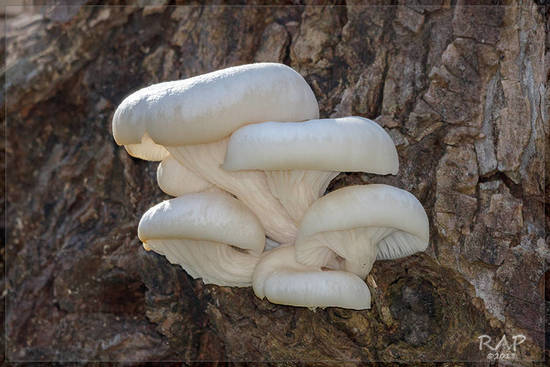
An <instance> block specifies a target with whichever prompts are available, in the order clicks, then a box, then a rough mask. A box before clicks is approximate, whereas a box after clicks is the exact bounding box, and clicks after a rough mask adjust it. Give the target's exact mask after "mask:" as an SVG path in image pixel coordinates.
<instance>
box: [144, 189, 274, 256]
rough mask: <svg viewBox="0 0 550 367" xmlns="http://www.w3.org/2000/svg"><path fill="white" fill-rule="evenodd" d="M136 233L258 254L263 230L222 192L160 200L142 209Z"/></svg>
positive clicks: (261, 249) (262, 239) (236, 201)
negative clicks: (233, 248)
mask: <svg viewBox="0 0 550 367" xmlns="http://www.w3.org/2000/svg"><path fill="white" fill-rule="evenodd" d="M138 236H139V238H140V240H141V241H142V242H144V243H146V242H147V241H148V240H159V239H163V240H168V239H190V240H195V241H199V240H200V241H209V242H217V243H221V244H227V245H231V246H234V247H238V248H240V249H243V250H248V252H249V253H251V254H257V255H259V254H260V253H261V252H262V251H263V249H264V246H265V233H264V230H263V228H262V226H261V224H260V221H259V220H258V218H257V217H256V216H255V215H254V213H252V212H251V211H250V209H248V208H247V207H246V206H245V205H244V204H242V203H241V202H240V201H239V200H237V199H235V198H233V197H232V196H230V195H229V194H226V193H223V192H201V193H198V194H188V195H184V196H180V197H178V198H175V199H170V200H166V201H163V202H162V203H160V204H157V205H155V206H154V207H152V208H150V209H149V210H147V212H145V214H144V215H143V216H142V218H141V220H140V222H139V226H138Z"/></svg>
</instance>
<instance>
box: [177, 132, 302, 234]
mask: <svg viewBox="0 0 550 367" xmlns="http://www.w3.org/2000/svg"><path fill="white" fill-rule="evenodd" d="M227 142H228V139H222V140H220V141H217V142H215V143H208V144H194V145H182V146H175V147H167V149H168V151H169V152H170V154H171V155H172V156H173V157H174V158H176V159H177V160H178V161H179V162H180V163H181V164H183V165H184V166H185V167H187V168H189V169H190V170H191V171H193V172H194V173H195V174H197V175H199V176H201V177H202V178H204V179H205V180H207V181H208V182H210V183H212V184H214V185H216V186H218V187H219V188H221V189H223V190H225V191H228V192H230V193H231V194H233V195H235V196H236V197H237V198H238V199H240V200H241V201H242V202H243V203H244V204H245V205H246V206H247V207H248V208H249V209H250V210H251V211H252V212H254V214H256V216H257V217H258V219H259V220H260V222H261V223H262V225H263V227H264V228H265V231H266V234H267V235H268V236H269V237H270V238H272V239H273V240H275V241H277V242H279V243H289V242H294V238H295V236H296V232H297V228H296V224H295V223H294V222H293V221H292V219H291V218H290V217H289V215H288V214H287V212H286V211H285V209H284V208H283V206H282V205H281V203H280V202H279V201H278V200H277V198H275V197H274V196H273V194H272V193H271V191H270V190H269V187H268V184H267V180H266V175H265V173H264V172H262V171H258V170H251V171H238V172H229V171H226V170H224V169H222V168H221V165H222V163H223V160H224V158H225V152H226V149H227Z"/></svg>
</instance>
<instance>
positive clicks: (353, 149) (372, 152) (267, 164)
mask: <svg viewBox="0 0 550 367" xmlns="http://www.w3.org/2000/svg"><path fill="white" fill-rule="evenodd" d="M223 168H224V169H225V170H229V171H240V170H251V169H255V170H264V171H266V175H267V182H268V184H269V187H270V189H271V192H272V193H273V195H274V196H275V197H277V198H278V199H279V201H280V202H281V203H282V204H283V206H284V207H285V209H286V210H287V211H288V213H289V214H290V216H291V217H292V219H293V220H294V221H295V222H296V223H300V220H301V219H302V217H303V215H304V213H305V212H306V210H307V209H308V208H309V207H310V206H311V204H312V203H313V202H314V201H315V200H317V199H318V198H319V197H320V196H321V195H323V194H324V192H325V190H326V188H327V186H328V184H329V183H330V181H331V180H332V179H333V178H334V177H336V176H337V175H338V173H340V171H348V172H370V173H377V174H390V173H391V174H396V173H397V171H398V169H399V160H398V156H397V150H396V149H395V145H394V143H393V141H392V139H391V137H390V136H389V135H388V133H386V131H385V130H384V129H383V128H382V127H380V126H379V125H378V124H377V123H375V122H373V121H371V120H368V119H365V118H362V117H344V118H337V119H322V120H311V121H306V122H301V123H279V122H264V123H259V124H253V125H247V126H244V127H242V128H240V129H239V130H237V131H235V132H234V133H233V135H231V138H230V139H229V144H228V147H227V154H226V156H225V162H224V164H223Z"/></svg>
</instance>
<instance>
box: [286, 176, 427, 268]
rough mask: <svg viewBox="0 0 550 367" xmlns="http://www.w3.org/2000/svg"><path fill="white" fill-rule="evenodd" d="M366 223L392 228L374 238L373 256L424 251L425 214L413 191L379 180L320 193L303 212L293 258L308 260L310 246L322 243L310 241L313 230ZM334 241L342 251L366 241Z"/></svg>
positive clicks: (392, 256) (386, 257)
mask: <svg viewBox="0 0 550 367" xmlns="http://www.w3.org/2000/svg"><path fill="white" fill-rule="evenodd" d="M366 227H378V228H392V229H394V230H393V231H390V232H388V233H389V234H388V235H387V236H386V237H384V238H382V239H381V240H379V241H378V243H377V245H378V252H377V255H376V259H377V260H389V259H397V258H401V257H405V256H408V255H411V254H413V253H415V252H418V251H424V250H425V249H426V248H427V246H428V244H429V222H428V216H427V215H426V212H425V211H424V208H423V207H422V204H421V203H420V202H419V201H418V199H417V198H416V197H415V196H414V195H412V194H411V193H409V192H407V191H405V190H402V189H399V188H396V187H393V186H389V185H383V184H371V185H358V186H348V187H344V188H341V189H338V190H336V191H333V192H331V193H329V194H327V195H325V196H323V197H322V198H320V199H319V200H317V201H315V202H314V203H313V205H312V206H311V207H310V208H309V210H308V211H307V212H306V214H305V215H304V217H303V218H302V222H301V224H300V228H299V230H298V235H297V238H296V259H297V260H298V261H299V262H303V263H304V264H308V263H310V261H311V260H310V259H308V252H309V250H310V249H311V247H312V246H323V245H322V244H315V243H312V242H311V240H312V239H313V237H314V236H315V235H316V234H319V233H324V232H334V233H338V231H340V232H344V231H349V230H355V229H359V228H366ZM335 245H336V246H339V247H340V248H341V249H342V248H344V250H343V251H346V250H345V247H347V246H361V245H368V244H364V243H363V242H361V241H355V242H353V241H350V243H341V244H335ZM350 252H351V251H350ZM353 252H354V253H355V252H356V251H353ZM338 255H340V256H342V257H344V258H345V257H346V256H345V254H342V253H340V254H338ZM343 255H344V256H343ZM351 260H353V259H351Z"/></svg>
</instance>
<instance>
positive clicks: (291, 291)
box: [252, 245, 371, 310]
mask: <svg viewBox="0 0 550 367" xmlns="http://www.w3.org/2000/svg"><path fill="white" fill-rule="evenodd" d="M294 250H295V248H294V246H288V245H283V246H280V247H278V248H275V249H273V250H271V251H269V252H266V253H264V255H262V258H261V260H260V262H259V263H258V264H257V265H256V269H255V270H254V274H253V276H252V278H253V282H252V287H253V289H254V293H255V294H256V296H257V297H259V298H264V297H266V298H267V299H268V300H269V301H270V302H272V303H277V304H283V305H290V306H299V307H309V308H315V307H322V308H324V307H342V308H350V309H355V310H363V309H368V308H370V299H371V297H370V291H369V288H368V287H367V285H366V284H365V282H364V281H363V280H361V279H360V278H359V277H358V276H356V275H355V274H352V273H348V272H344V271H332V270H330V271H323V270H321V269H320V268H319V267H311V266H305V265H302V264H298V263H297V262H296V260H295V251H294Z"/></svg>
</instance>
